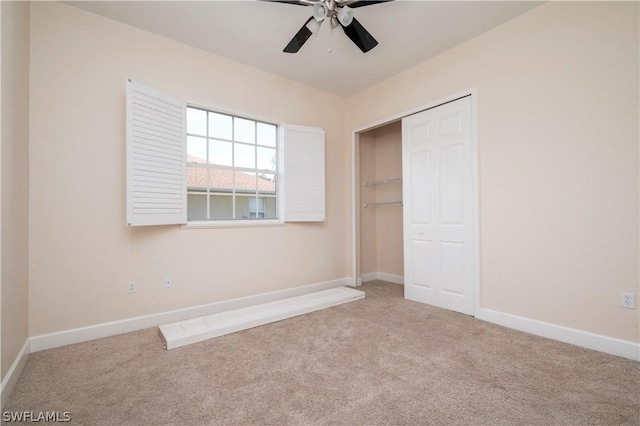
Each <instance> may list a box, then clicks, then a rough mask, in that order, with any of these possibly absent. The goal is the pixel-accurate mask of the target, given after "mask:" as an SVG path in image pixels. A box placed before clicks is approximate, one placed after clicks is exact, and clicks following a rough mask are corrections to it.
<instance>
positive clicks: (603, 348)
mask: <svg viewBox="0 0 640 426" xmlns="http://www.w3.org/2000/svg"><path fill="white" fill-rule="evenodd" d="M476 318H477V319H480V320H483V321H487V322H491V323H494V324H498V325H501V326H504V327H507V328H512V329H514V330H519V331H524V332H526V333H530V334H535V335H536V336H542V337H547V338H549V339H554V340H559V341H561V342H565V343H570V344H572V345H576V346H580V347H583V348H587V349H593V350H596V351H600V352H604V353H608V354H611V355H617V356H621V357H623V358H628V359H632V360H634V361H640V344H638V343H635V342H629V341H627V340H622V339H616V338H613V337H607V336H603V335H601V334H595V333H589V332H587V331H582V330H577V329H575V328H569V327H564V326H561V325H556V324H551V323H547V322H543V321H538V320H534V319H530V318H524V317H519V316H517V315H511V314H505V313H502V312H498V311H493V310H491V309H484V308H480V310H479V312H476Z"/></svg>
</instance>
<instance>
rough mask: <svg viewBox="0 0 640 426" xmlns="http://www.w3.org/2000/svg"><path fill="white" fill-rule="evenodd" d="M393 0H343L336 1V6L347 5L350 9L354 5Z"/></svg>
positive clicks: (354, 6)
mask: <svg viewBox="0 0 640 426" xmlns="http://www.w3.org/2000/svg"><path fill="white" fill-rule="evenodd" d="M390 1H393V0H344V1H339V0H338V1H337V3H338V6H349V7H350V8H351V9H355V8H356V7H364V6H371V5H374V4H378V3H387V2H390Z"/></svg>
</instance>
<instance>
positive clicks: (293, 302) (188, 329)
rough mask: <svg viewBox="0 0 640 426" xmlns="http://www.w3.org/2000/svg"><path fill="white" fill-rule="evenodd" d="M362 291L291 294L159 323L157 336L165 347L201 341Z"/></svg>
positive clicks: (354, 296) (317, 307) (334, 302)
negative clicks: (158, 334) (222, 310)
mask: <svg viewBox="0 0 640 426" xmlns="http://www.w3.org/2000/svg"><path fill="white" fill-rule="evenodd" d="M364 297H365V293H364V292H363V291H360V290H355V289H353V288H347V287H339V288H334V289H330V290H323V291H318V292H315V293H311V294H305V295H302V296H296V297H290V298H288V299H284V300H278V301H274V302H269V303H262V304H260V305H254V306H248V307H246V308H241V309H234V310H232V311H227V312H221V313H217V314H213V315H208V316H205V317H200V318H195V319H189V320H186V321H180V322H176V323H172V324H166V325H161V326H160V327H159V329H160V337H161V338H162V340H163V341H164V344H165V349H174V348H178V347H180V346H184V345H189V344H191V343H197V342H202V341H204V340H208V339H212V338H214V337H220V336H224V335H226V334H230V333H235V332H238V331H242V330H246V329H248V328H252V327H258V326H260V325H265V324H269V323H272V322H276V321H281V320H284V319H287V318H292V317H295V316H298V315H302V314H307V313H310V312H313V311H317V310H320V309H326V308H330V307H332V306H337V305H341V304H343V303H348V302H354V301H356V300H360V299H363V298H364Z"/></svg>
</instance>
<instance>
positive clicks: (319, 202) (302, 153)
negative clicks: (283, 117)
mask: <svg viewBox="0 0 640 426" xmlns="http://www.w3.org/2000/svg"><path fill="white" fill-rule="evenodd" d="M282 129H283V142H284V143H283V149H282V163H281V164H282V165H283V175H284V179H283V181H284V182H283V191H282V194H281V200H282V205H283V206H284V207H283V220H284V221H285V222H322V221H324V219H325V199H324V198H325V197H324V195H325V194H324V192H325V182H324V177H325V176H324V130H322V129H317V128H314V127H304V126H294V125H291V124H286V125H284V126H282Z"/></svg>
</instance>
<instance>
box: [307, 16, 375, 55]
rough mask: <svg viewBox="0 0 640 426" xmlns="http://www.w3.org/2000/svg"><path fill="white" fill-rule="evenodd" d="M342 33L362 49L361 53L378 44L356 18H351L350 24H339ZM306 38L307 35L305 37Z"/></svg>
mask: <svg viewBox="0 0 640 426" xmlns="http://www.w3.org/2000/svg"><path fill="white" fill-rule="evenodd" d="M340 26H341V27H342V29H343V30H344V33H345V34H346V35H347V37H349V38H350V39H351V41H352V42H354V43H355V44H356V46H358V47H359V48H360V50H362V52H363V53H367V52H368V51H370V50H371V49H373V48H374V47H376V46H377V45H378V42H377V41H376V39H375V38H373V36H372V35H371V34H369V32H368V31H367V30H365V29H364V27H363V26H362V24H361V23H360V22H358V20H357V19H356V18H353V21H352V22H351V24H350V25H347V26H346V27H345V26H344V25H342V24H340ZM307 38H308V37H307Z"/></svg>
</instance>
